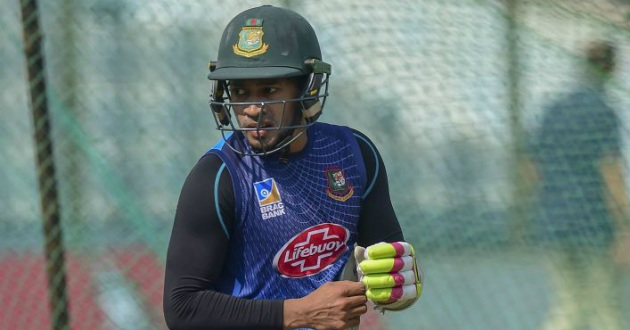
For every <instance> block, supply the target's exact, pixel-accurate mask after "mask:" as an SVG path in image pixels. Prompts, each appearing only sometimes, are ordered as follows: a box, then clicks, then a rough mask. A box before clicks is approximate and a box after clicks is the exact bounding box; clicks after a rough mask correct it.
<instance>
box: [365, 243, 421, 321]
mask: <svg viewBox="0 0 630 330" xmlns="http://www.w3.org/2000/svg"><path fill="white" fill-rule="evenodd" d="M354 257H355V258H356V261H357V264H358V265H357V275H358V277H359V281H361V282H362V283H363V285H365V288H366V296H367V298H368V299H369V300H371V301H372V302H373V303H374V304H375V305H376V308H377V309H380V310H381V312H384V311H385V310H403V309H405V308H407V307H409V306H411V305H413V303H415V302H416V300H418V298H419V297H420V294H422V284H423V283H424V275H423V274H422V271H421V270H420V268H418V265H417V263H416V259H415V253H414V250H413V247H412V246H411V244H409V243H407V242H394V243H377V244H374V245H370V246H368V247H367V248H364V247H361V246H357V247H355V249H354Z"/></svg>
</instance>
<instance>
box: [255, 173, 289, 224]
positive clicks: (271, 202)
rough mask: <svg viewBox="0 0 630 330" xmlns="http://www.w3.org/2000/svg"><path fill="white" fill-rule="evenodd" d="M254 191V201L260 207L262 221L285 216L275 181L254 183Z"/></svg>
mask: <svg viewBox="0 0 630 330" xmlns="http://www.w3.org/2000/svg"><path fill="white" fill-rule="evenodd" d="M254 189H255V190H256V199H257V200H258V206H259V207H260V213H261V215H262V218H263V220H267V219H271V218H275V217H279V216H281V215H284V214H285V210H284V204H282V197H280V190H278V186H277V185H276V181H275V180H274V179H273V178H269V179H266V180H263V181H259V182H254Z"/></svg>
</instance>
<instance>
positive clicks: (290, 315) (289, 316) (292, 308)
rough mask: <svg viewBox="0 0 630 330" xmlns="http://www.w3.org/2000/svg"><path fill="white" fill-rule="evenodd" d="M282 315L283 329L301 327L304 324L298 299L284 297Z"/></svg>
mask: <svg viewBox="0 0 630 330" xmlns="http://www.w3.org/2000/svg"><path fill="white" fill-rule="evenodd" d="M282 314H283V317H282V328H283V329H296V328H303V327H305V326H306V324H305V323H304V322H303V320H302V317H301V315H302V312H301V310H300V302H299V299H286V300H285V301H284V309H283V313H282Z"/></svg>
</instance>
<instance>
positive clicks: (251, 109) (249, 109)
mask: <svg viewBox="0 0 630 330" xmlns="http://www.w3.org/2000/svg"><path fill="white" fill-rule="evenodd" d="M263 108H264V106H263V105H262V104H260V103H252V104H250V105H248V106H246V107H245V109H244V110H243V112H244V113H245V115H247V116H248V117H254V118H256V117H258V116H259V115H260V113H261V112H262V111H263Z"/></svg>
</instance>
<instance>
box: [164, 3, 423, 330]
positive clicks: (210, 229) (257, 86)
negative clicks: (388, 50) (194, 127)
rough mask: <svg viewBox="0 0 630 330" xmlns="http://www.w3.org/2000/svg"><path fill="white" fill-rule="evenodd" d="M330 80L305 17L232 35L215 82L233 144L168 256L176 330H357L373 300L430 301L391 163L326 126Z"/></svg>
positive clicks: (181, 211) (207, 160) (205, 166)
mask: <svg viewBox="0 0 630 330" xmlns="http://www.w3.org/2000/svg"><path fill="white" fill-rule="evenodd" d="M330 74H331V65H330V64H328V63H326V62H324V61H323V60H322V55H321V51H320V47H319V42H318V40H317V37H316V35H315V32H314V30H313V28H312V27H311V25H310V24H309V23H308V22H307V21H306V20H305V19H304V18H303V17H302V16H300V15H298V14H297V13H295V12H293V11H290V10H286V9H282V8H277V7H273V6H262V7H257V8H252V9H249V10H246V11H244V12H242V13H240V14H238V15H237V16H236V17H234V18H233V19H232V20H231V21H230V23H229V24H228V25H227V27H226V28H225V30H224V32H223V36H222V38H221V44H220V45H219V52H218V60H217V61H216V62H211V65H210V74H209V76H208V78H209V79H210V80H211V81H212V90H211V100H210V108H211V110H212V112H213V115H214V117H215V119H216V122H217V127H218V129H219V130H221V132H222V134H223V138H222V139H221V140H220V142H219V143H218V144H217V145H215V146H214V147H213V148H211V149H210V150H208V151H207V152H206V153H205V154H204V155H203V156H202V157H201V159H200V160H199V161H198V162H197V164H196V165H195V166H194V168H193V169H192V170H191V172H190V174H189V175H188V177H187V179H186V181H185V183H184V186H183V188H182V191H181V195H180V199H179V202H178V206H177V211H176V215H175V222H174V225H173V231H172V235H171V239H170V243H169V247H168V256H167V262H166V279H165V288H164V313H165V318H166V322H167V325H168V327H169V328H170V329H171V330H176V329H186V330H194V329H221V330H227V329H243V330H256V329H259V330H263V329H265V330H272V329H273V330H280V329H319V330H323V329H347V328H352V327H357V326H358V325H359V321H360V316H361V315H362V314H364V313H366V311H367V308H368V307H367V303H368V300H369V301H372V302H373V303H374V304H375V305H376V306H377V308H379V309H381V310H383V311H384V310H402V309H404V308H406V307H409V306H410V305H411V304H413V303H414V302H415V301H416V300H417V298H418V297H419V296H420V294H421V292H422V283H423V276H422V273H421V272H420V270H419V267H418V265H417V262H416V258H415V252H414V250H413V247H412V246H411V245H410V244H409V243H408V242H405V240H404V236H403V233H402V231H401V227H400V225H399V223H398V220H397V218H396V214H395V212H394V209H393V208H392V204H391V201H390V196H389V188H388V182H387V174H386V170H385V166H384V164H383V160H382V159H381V156H380V155H379V152H378V151H377V149H376V147H375V146H374V144H373V143H372V142H371V141H370V140H369V139H368V138H367V137H366V136H365V135H364V134H362V133H360V132H358V131H356V130H353V129H351V128H348V127H341V126H335V125H330V124H324V123H321V122H318V121H317V119H318V118H319V116H320V114H321V113H322V110H323V108H324V105H325V102H326V98H327V96H328V82H329V77H330ZM342 110H343V109H338V110H337V111H342ZM357 111H361V109H357Z"/></svg>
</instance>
